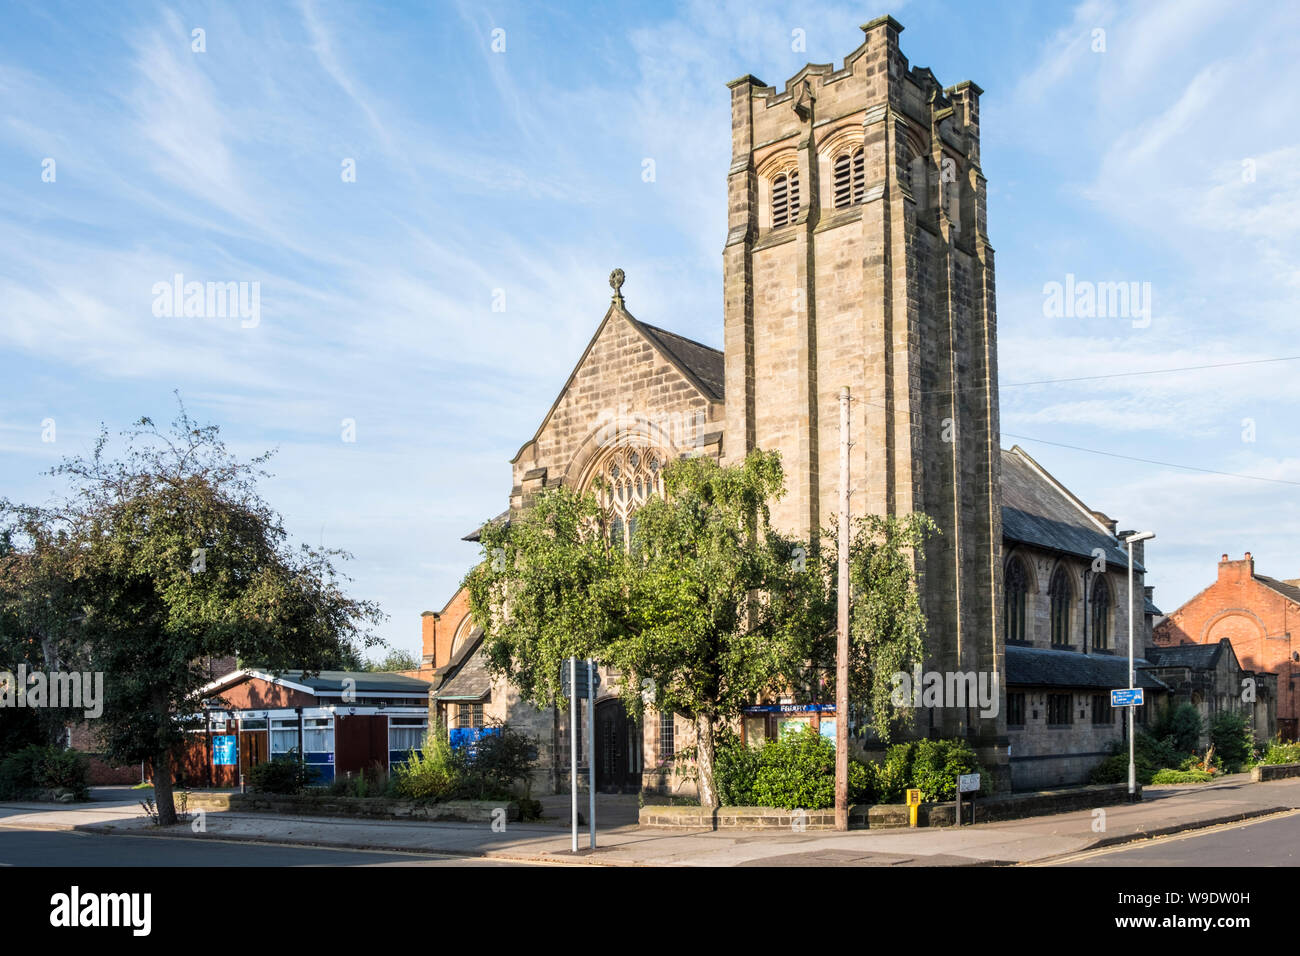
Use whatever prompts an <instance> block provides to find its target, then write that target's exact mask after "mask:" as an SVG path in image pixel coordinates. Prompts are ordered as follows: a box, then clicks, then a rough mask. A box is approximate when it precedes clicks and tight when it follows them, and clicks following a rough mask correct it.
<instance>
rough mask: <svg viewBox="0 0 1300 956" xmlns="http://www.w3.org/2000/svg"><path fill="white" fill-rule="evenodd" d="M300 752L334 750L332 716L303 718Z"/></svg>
mask: <svg viewBox="0 0 1300 956" xmlns="http://www.w3.org/2000/svg"><path fill="white" fill-rule="evenodd" d="M302 752H303V753H306V754H332V753H333V752H334V718H333V717H305V718H303V722H302Z"/></svg>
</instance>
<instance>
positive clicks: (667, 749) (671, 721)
mask: <svg viewBox="0 0 1300 956" xmlns="http://www.w3.org/2000/svg"><path fill="white" fill-rule="evenodd" d="M676 731H677V719H676V716H675V715H674V714H670V713H661V714H660V715H659V756H660V758H662V759H663V760H672V759H673V758H674V757H675V756H677V734H676Z"/></svg>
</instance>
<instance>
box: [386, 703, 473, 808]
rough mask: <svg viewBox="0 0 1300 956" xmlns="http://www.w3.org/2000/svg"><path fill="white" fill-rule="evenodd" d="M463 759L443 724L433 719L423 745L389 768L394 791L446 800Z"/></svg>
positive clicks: (410, 796)
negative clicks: (394, 784)
mask: <svg viewBox="0 0 1300 956" xmlns="http://www.w3.org/2000/svg"><path fill="white" fill-rule="evenodd" d="M464 763H465V757H464V755H463V754H462V753H459V752H457V751H455V750H452V748H451V741H450V740H449V739H448V737H447V730H446V728H445V727H444V726H443V724H442V722H441V721H436V722H434V724H433V725H431V726H430V727H429V732H428V734H427V735H425V738H424V746H423V747H422V748H421V749H420V750H413V751H411V755H410V756H409V757H408V758H407V760H406V763H404V764H402V765H400V766H398V767H394V768H393V779H394V780H395V782H396V789H397V793H398V795H399V796H402V797H406V798H407V799H408V800H424V801H436V800H448V799H450V798H451V797H452V796H454V795H455V791H456V788H457V786H459V784H460V780H461V776H462V774H463V773H464Z"/></svg>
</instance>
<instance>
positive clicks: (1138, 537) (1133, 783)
mask: <svg viewBox="0 0 1300 956" xmlns="http://www.w3.org/2000/svg"><path fill="white" fill-rule="evenodd" d="M1155 536H1156V533H1155V532H1154V531H1133V532H1130V533H1129V534H1126V535H1124V543H1125V544H1126V545H1127V546H1128V686H1129V690H1132V689H1133V685H1134V684H1135V683H1136V681H1135V679H1134V668H1133V618H1134V617H1136V616H1137V615H1136V614H1135V613H1134V604H1133V545H1134V543H1135V542H1138V541H1149V540H1150V539H1152V538H1154V537H1155ZM1135 709H1136V707H1135V705H1133V704H1129V707H1128V798H1129V801H1130V802H1132V801H1134V800H1136V799H1137V769H1136V765H1135V763H1134V755H1135V752H1136V751H1135V740H1134V736H1133V721H1134V718H1135V717H1136V714H1135V713H1134V711H1135Z"/></svg>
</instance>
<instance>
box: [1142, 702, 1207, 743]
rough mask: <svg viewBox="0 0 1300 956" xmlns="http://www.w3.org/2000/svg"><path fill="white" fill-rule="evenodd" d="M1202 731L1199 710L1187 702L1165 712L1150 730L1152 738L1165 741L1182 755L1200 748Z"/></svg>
mask: <svg viewBox="0 0 1300 956" xmlns="http://www.w3.org/2000/svg"><path fill="white" fill-rule="evenodd" d="M1204 729H1205V725H1204V722H1203V721H1202V720H1201V712H1200V710H1199V709H1198V708H1197V706H1196V705H1195V704H1192V703H1189V702H1187V701H1184V702H1183V703H1181V704H1179V705H1178V706H1177V707H1174V708H1171V709H1169V710H1166V711H1165V712H1164V714H1162V715H1161V717H1160V719H1159V720H1158V721H1157V722H1156V723H1155V725H1154V726H1153V727H1152V728H1151V730H1152V736H1154V737H1156V738H1157V739H1162V740H1167V741H1168V743H1169V744H1170V746H1172V747H1173V749H1174V750H1176V751H1178V752H1179V753H1184V754H1186V753H1191V752H1192V751H1194V750H1195V749H1196V748H1197V747H1199V746H1200V743H1201V733H1202V731H1203V730H1204Z"/></svg>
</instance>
